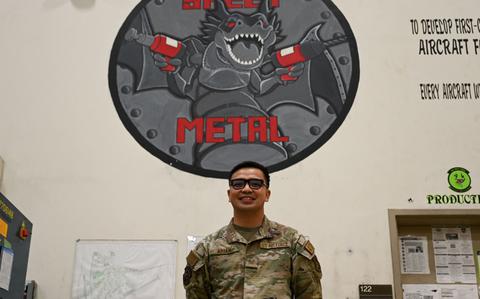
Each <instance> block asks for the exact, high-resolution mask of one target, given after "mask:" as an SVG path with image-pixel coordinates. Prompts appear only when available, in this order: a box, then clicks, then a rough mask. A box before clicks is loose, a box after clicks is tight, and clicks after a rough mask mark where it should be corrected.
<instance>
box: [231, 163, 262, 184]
mask: <svg viewBox="0 0 480 299" xmlns="http://www.w3.org/2000/svg"><path fill="white" fill-rule="evenodd" d="M242 168H256V169H260V170H261V171H262V172H263V176H265V185H267V188H268V187H269V186H270V173H269V172H268V169H267V168H266V167H265V166H263V165H262V164H260V163H257V162H254V161H244V162H242V163H240V164H237V165H236V166H234V167H233V168H232V170H230V175H229V177H228V180H229V181H230V180H231V179H232V176H233V174H234V173H235V172H237V170H239V169H242Z"/></svg>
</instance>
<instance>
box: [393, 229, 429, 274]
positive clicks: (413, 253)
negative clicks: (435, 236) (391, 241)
mask: <svg viewBox="0 0 480 299" xmlns="http://www.w3.org/2000/svg"><path fill="white" fill-rule="evenodd" d="M400 262H401V272H402V274H430V266H429V263H428V241H427V237H425V236H402V237H400Z"/></svg>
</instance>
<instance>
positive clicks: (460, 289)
mask: <svg viewBox="0 0 480 299" xmlns="http://www.w3.org/2000/svg"><path fill="white" fill-rule="evenodd" d="M402 288H403V299H479V298H478V293H477V285H474V284H471V285H458V284H457V285H455V284H448V285H446V284H445V285H443V284H442V285H440V284H404V285H403V286H402Z"/></svg>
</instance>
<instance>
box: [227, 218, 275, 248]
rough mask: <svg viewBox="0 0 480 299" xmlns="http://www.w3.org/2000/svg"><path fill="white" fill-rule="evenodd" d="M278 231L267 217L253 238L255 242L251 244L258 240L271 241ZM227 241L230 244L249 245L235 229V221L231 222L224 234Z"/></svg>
mask: <svg viewBox="0 0 480 299" xmlns="http://www.w3.org/2000/svg"><path fill="white" fill-rule="evenodd" d="M275 231H276V229H275V228H273V224H272V222H271V221H270V220H268V218H267V216H265V217H263V222H262V225H261V226H260V228H259V229H258V232H257V234H256V235H255V237H254V238H253V240H251V241H250V243H252V242H255V241H257V240H262V239H271V238H273V237H274V234H275ZM224 238H225V240H227V242H228V243H234V242H240V243H244V244H247V243H248V242H247V240H245V238H244V237H243V236H242V235H240V234H239V233H238V232H237V230H236V229H235V227H234V226H233V219H232V220H231V221H230V223H229V224H228V226H227V229H226V230H225V234H224Z"/></svg>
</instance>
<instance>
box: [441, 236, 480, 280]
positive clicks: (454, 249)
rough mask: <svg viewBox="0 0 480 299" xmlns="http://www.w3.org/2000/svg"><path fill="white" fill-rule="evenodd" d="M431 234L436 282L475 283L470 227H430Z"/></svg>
mask: <svg viewBox="0 0 480 299" xmlns="http://www.w3.org/2000/svg"><path fill="white" fill-rule="evenodd" d="M432 236H433V252H434V255H435V270H436V273H437V282H438V283H476V282H477V277H476V270H475V260H474V256H473V246H472V234H471V230H470V228H468V227H463V228H432Z"/></svg>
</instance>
